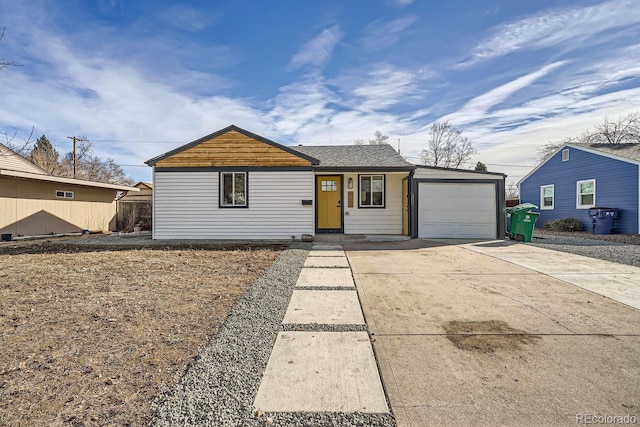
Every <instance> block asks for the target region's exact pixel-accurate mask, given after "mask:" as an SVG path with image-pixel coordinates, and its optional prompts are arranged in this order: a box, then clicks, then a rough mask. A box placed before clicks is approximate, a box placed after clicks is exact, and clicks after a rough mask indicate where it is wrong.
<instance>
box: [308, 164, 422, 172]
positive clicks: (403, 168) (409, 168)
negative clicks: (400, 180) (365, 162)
mask: <svg viewBox="0 0 640 427" xmlns="http://www.w3.org/2000/svg"><path fill="white" fill-rule="evenodd" d="M313 169H314V170H316V171H323V172H332V171H336V172H348V171H353V172H367V171H374V172H384V171H390V172H403V171H407V172H410V171H412V170H415V169H416V167H415V166H322V165H320V166H314V168H313Z"/></svg>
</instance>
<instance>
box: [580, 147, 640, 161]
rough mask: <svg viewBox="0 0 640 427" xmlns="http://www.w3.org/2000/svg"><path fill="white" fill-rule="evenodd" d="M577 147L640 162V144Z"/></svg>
mask: <svg viewBox="0 0 640 427" xmlns="http://www.w3.org/2000/svg"><path fill="white" fill-rule="evenodd" d="M575 145H577V146H582V147H587V148H591V149H592V150H597V151H602V152H603V153H607V154H615V155H616V156H620V157H625V158H627V159H631V160H636V161H640V144H575Z"/></svg>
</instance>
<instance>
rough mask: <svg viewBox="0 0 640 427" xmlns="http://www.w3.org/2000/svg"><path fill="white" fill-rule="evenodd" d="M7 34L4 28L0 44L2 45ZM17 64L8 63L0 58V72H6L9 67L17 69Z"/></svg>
mask: <svg viewBox="0 0 640 427" xmlns="http://www.w3.org/2000/svg"><path fill="white" fill-rule="evenodd" d="M6 33H7V29H6V28H2V34H0V43H2V40H4V35H5V34H6ZM16 65H18V64H16V63H15V62H13V61H7V60H6V59H4V58H0V71H2V70H4V69H5V68H7V67H15V66H16Z"/></svg>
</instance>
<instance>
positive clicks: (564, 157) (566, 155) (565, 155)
mask: <svg viewBox="0 0 640 427" xmlns="http://www.w3.org/2000/svg"><path fill="white" fill-rule="evenodd" d="M562 161H563V162H567V161H569V149H568V148H565V149H564V150H562Z"/></svg>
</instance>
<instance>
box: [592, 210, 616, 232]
mask: <svg viewBox="0 0 640 427" xmlns="http://www.w3.org/2000/svg"><path fill="white" fill-rule="evenodd" d="M589 216H590V217H591V224H592V226H593V228H592V231H593V234H611V230H613V220H614V219H616V218H618V209H616V208H589Z"/></svg>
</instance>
